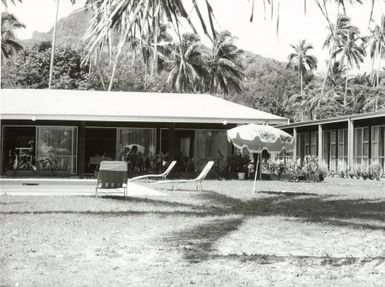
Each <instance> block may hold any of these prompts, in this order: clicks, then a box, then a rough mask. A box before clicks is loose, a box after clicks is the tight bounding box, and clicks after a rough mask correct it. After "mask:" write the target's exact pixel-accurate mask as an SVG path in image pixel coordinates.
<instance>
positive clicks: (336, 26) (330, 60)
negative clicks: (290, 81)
mask: <svg viewBox="0 0 385 287" xmlns="http://www.w3.org/2000/svg"><path fill="white" fill-rule="evenodd" d="M339 14H340V2H339V1H338V6H337V18H336V24H335V26H334V31H330V32H332V33H333V35H332V36H333V45H332V49H331V50H330V52H329V62H328V67H327V70H326V76H325V79H324V82H323V84H322V91H321V95H322V96H323V95H324V92H325V87H326V81H327V79H328V76H329V72H330V68H331V64H332V57H333V53H334V50H335V48H336V42H337V41H336V37H337V29H338V15H339Z"/></svg>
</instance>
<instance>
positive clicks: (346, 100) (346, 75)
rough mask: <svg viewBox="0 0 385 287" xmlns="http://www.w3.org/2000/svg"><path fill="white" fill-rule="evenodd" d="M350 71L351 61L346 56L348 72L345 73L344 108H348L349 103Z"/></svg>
mask: <svg viewBox="0 0 385 287" xmlns="http://www.w3.org/2000/svg"><path fill="white" fill-rule="evenodd" d="M348 72H349V62H348V58H346V73H345V95H344V108H345V110H346V108H347V105H348Z"/></svg>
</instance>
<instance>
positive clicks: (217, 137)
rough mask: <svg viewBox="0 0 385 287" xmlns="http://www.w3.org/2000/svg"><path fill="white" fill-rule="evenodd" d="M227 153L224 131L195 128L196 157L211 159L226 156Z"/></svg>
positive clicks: (227, 145) (227, 146) (227, 147)
mask: <svg viewBox="0 0 385 287" xmlns="http://www.w3.org/2000/svg"><path fill="white" fill-rule="evenodd" d="M230 147H231V146H230ZM229 153H230V151H229V144H228V141H227V136H226V132H225V131H214V130H197V158H198V159H206V160H213V159H217V157H227V156H228V155H229Z"/></svg>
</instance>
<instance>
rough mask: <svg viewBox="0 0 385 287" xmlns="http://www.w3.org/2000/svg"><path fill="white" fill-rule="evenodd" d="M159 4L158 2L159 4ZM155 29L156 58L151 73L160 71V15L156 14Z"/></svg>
mask: <svg viewBox="0 0 385 287" xmlns="http://www.w3.org/2000/svg"><path fill="white" fill-rule="evenodd" d="M157 5H158V4H157ZM154 21H155V29H154V59H153V62H152V67H151V74H152V75H153V74H154V72H155V73H158V33H159V32H158V31H159V15H157V16H155V19H154Z"/></svg>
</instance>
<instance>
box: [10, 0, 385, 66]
mask: <svg viewBox="0 0 385 287" xmlns="http://www.w3.org/2000/svg"><path fill="white" fill-rule="evenodd" d="M56 1H57V0H35V1H31V0H23V2H22V3H17V4H16V6H12V5H10V6H9V8H8V9H9V11H10V12H11V13H14V14H15V15H16V16H17V17H18V19H19V21H20V22H22V23H24V24H25V25H26V26H27V27H26V29H21V30H19V31H18V32H17V36H18V37H19V38H21V39H28V38H30V37H31V36H32V33H33V31H39V32H46V31H48V30H50V29H51V27H52V26H53V23H54V19H55V12H56ZM76 2H77V3H76V4H75V5H72V4H71V3H70V1H69V0H60V6H59V18H61V17H65V16H67V15H68V14H70V13H71V12H72V11H74V10H76V9H79V8H81V7H83V3H84V0H78V1H76ZM185 2H187V3H189V1H185ZM278 2H280V11H279V15H280V27H279V33H278V36H277V34H276V18H275V17H274V18H273V19H271V17H270V11H266V13H265V12H264V8H263V1H262V0H255V10H254V11H255V14H254V21H253V22H250V21H249V19H250V14H251V9H252V8H251V7H252V6H251V5H252V4H251V3H252V1H251V0H210V3H211V5H212V7H213V9H214V13H215V18H216V19H215V24H216V25H217V27H218V28H219V30H229V31H230V32H231V33H232V34H233V35H234V36H235V37H236V38H237V40H236V44H237V46H238V48H241V49H243V50H247V51H251V52H254V53H256V54H259V55H262V56H265V57H269V58H273V59H276V60H279V61H287V56H288V54H289V53H290V52H292V48H291V47H290V44H296V43H298V41H300V40H302V39H306V40H307V41H308V42H309V43H311V44H313V46H314V50H313V51H312V54H313V55H315V56H316V57H317V58H318V60H319V68H318V71H320V72H321V73H322V72H323V71H325V70H326V63H325V62H326V60H327V59H328V51H327V50H325V49H323V48H322V46H323V42H324V40H325V38H326V35H327V34H328V30H327V23H326V21H325V19H324V18H323V16H322V14H321V12H320V10H319V9H318V8H317V7H316V5H314V1H312V0H308V1H307V2H308V5H307V11H306V14H305V13H304V7H303V0H276V1H274V3H275V6H274V9H275V12H276V11H277V7H278V5H277V3H278ZM363 2H364V3H365V4H364V5H359V4H355V5H353V6H352V5H349V6H348V7H347V13H348V15H349V16H350V17H351V18H352V23H353V25H355V26H357V27H359V28H360V30H361V33H362V34H368V33H369V30H368V22H369V15H370V3H369V2H371V1H367V0H366V1H363ZM198 3H200V4H201V5H202V4H204V0H198ZM375 5H376V6H375V10H374V15H373V18H374V20H375V21H376V22H377V23H379V22H380V17H381V15H382V14H385V1H382V0H376V3H375ZM202 6H203V5H202ZM2 9H4V7H2ZM336 10H337V8H336V6H330V9H329V12H330V15H331V16H332V17H335V15H336ZM188 11H189V9H188ZM275 15H277V13H275ZM265 18H266V19H265ZM193 20H194V18H193ZM195 20H197V18H196V19H195ZM196 26H198V25H196ZM203 42H204V43H205V44H208V45H209V41H208V40H207V39H204V37H203ZM370 68H371V62H370V61H369V59H367V61H366V62H365V64H363V65H362V67H361V70H360V71H357V70H355V71H353V72H354V73H356V72H365V71H369V70H370Z"/></svg>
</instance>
